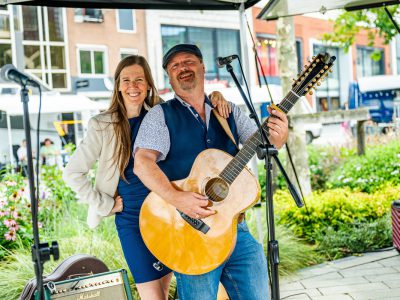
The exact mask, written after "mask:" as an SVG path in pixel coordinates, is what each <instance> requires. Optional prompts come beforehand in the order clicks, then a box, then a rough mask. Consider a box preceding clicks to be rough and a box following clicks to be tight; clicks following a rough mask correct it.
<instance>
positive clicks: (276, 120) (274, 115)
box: [267, 107, 289, 149]
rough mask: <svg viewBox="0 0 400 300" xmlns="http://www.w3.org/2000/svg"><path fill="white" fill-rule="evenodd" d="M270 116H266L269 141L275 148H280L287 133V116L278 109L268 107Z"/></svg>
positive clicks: (286, 137)
mask: <svg viewBox="0 0 400 300" xmlns="http://www.w3.org/2000/svg"><path fill="white" fill-rule="evenodd" d="M268 112H269V114H270V116H271V117H270V118H268V123H267V124H268V128H269V141H270V142H271V144H273V145H274V146H275V147H276V148H277V149H280V148H282V146H283V145H284V144H285V143H286V141H287V139H288V135H289V128H288V119H287V116H286V115H285V114H284V113H283V112H281V111H279V110H275V109H272V108H271V107H268Z"/></svg>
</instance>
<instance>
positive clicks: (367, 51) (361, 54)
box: [357, 46, 385, 77]
mask: <svg viewBox="0 0 400 300" xmlns="http://www.w3.org/2000/svg"><path fill="white" fill-rule="evenodd" d="M373 53H379V54H380V58H379V60H375V59H374V58H373V57H371V55H373ZM384 74H385V55H384V51H383V49H378V48H371V47H362V46H357V77H366V76H374V75H384Z"/></svg>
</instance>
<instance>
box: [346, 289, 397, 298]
mask: <svg viewBox="0 0 400 300" xmlns="http://www.w3.org/2000/svg"><path fill="white" fill-rule="evenodd" d="M350 295H351V296H352V297H353V299H354V300H383V299H385V300H389V299H396V300H399V299H400V288H397V289H383V290H381V289H377V290H374V291H373V292H371V291H364V292H352V293H350Z"/></svg>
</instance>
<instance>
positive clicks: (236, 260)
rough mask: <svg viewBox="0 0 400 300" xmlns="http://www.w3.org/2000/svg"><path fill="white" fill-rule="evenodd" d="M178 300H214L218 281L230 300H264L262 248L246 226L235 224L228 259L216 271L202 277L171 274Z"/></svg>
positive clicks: (265, 268) (265, 276)
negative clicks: (233, 246) (232, 247)
mask: <svg viewBox="0 0 400 300" xmlns="http://www.w3.org/2000/svg"><path fill="white" fill-rule="evenodd" d="M175 277H176V281H177V287H178V295H179V300H215V299H216V298H217V293H218V285H219V282H220V281H221V283H222V285H223V286H224V287H225V289H226V291H227V293H228V295H229V298H230V299H231V300H266V299H268V266H267V260H266V257H265V255H264V250H263V248H262V246H261V245H260V244H259V243H258V242H257V241H256V240H255V239H254V238H253V236H252V235H251V234H250V232H249V229H248V228H247V225H246V222H245V221H243V222H242V223H240V224H238V235H237V241H236V246H235V249H234V250H233V253H232V255H231V256H230V257H229V258H228V260H227V261H225V262H224V263H223V264H222V265H221V266H219V267H218V268H217V269H215V270H213V271H211V272H208V273H206V274H202V275H184V274H180V273H177V272H175Z"/></svg>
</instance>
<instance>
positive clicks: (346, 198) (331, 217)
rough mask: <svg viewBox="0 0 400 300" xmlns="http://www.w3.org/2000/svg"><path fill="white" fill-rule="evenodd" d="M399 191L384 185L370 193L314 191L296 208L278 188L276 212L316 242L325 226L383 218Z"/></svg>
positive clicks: (284, 221) (337, 226)
mask: <svg viewBox="0 0 400 300" xmlns="http://www.w3.org/2000/svg"><path fill="white" fill-rule="evenodd" d="M399 193H400V186H397V187H391V186H387V187H384V188H382V189H381V190H380V191H379V192H376V193H373V194H366V193H362V192H352V191H350V190H349V189H335V190H328V191H325V192H314V193H313V194H312V195H311V196H310V197H307V198H306V207H303V208H301V209H299V208H297V206H295V205H294V202H293V200H292V199H291V196H290V194H289V193H288V192H286V191H280V192H278V193H276V195H275V198H276V199H277V203H279V205H277V206H276V212H277V215H278V222H279V223H280V224H284V225H285V226H288V227H289V228H291V229H292V230H293V232H294V233H295V234H296V235H297V236H300V237H304V238H306V239H307V240H308V241H310V242H312V243H316V242H317V241H316V238H315V237H316V236H317V234H325V232H326V231H327V230H328V228H332V229H333V230H335V231H338V230H340V228H342V226H347V225H353V224H359V223H370V222H374V221H376V220H378V219H379V218H381V217H383V216H384V215H385V214H386V213H387V212H388V211H389V210H390V205H391V203H392V201H393V200H396V199H398V196H399Z"/></svg>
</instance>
